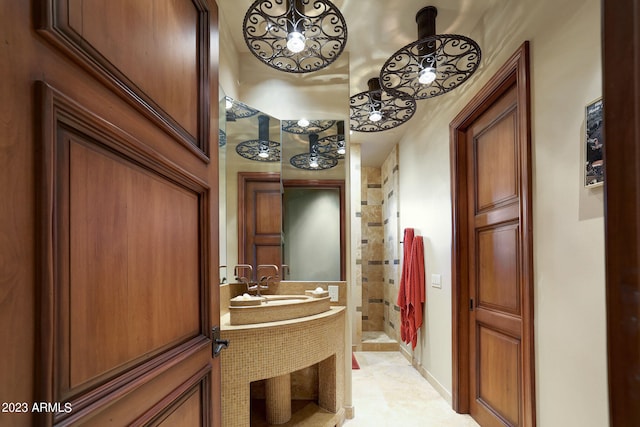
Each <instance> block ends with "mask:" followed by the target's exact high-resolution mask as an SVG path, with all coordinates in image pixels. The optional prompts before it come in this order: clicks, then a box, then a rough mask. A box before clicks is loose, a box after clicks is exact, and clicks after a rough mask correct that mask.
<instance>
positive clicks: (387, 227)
mask: <svg viewBox="0 0 640 427" xmlns="http://www.w3.org/2000/svg"><path fill="white" fill-rule="evenodd" d="M398 173H399V168H398V146H397V145H396V146H395V147H394V148H393V150H392V151H391V153H390V154H389V156H388V157H387V158H386V160H385V161H384V163H383V164H382V194H383V197H384V200H383V203H382V223H383V229H384V248H383V259H384V270H383V271H384V273H383V275H384V286H383V288H384V329H383V330H384V331H385V332H386V334H387V336H389V338H391V339H395V340H397V341H400V334H399V325H400V307H398V305H397V303H396V302H397V299H398V289H399V285H400V251H401V245H400V228H399V227H400V223H399V217H400V212H399V204H398V193H399V179H398Z"/></svg>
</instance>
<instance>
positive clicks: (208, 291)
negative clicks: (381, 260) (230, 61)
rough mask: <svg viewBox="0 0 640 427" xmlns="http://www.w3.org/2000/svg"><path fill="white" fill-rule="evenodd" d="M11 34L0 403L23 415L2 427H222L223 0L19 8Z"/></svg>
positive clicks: (51, 1)
mask: <svg viewBox="0 0 640 427" xmlns="http://www.w3.org/2000/svg"><path fill="white" fill-rule="evenodd" d="M0 27H2V28H3V30H4V31H5V34H6V40H7V43H4V44H3V46H2V49H1V50H0V55H1V56H0V62H1V63H3V64H10V66H6V67H0V80H2V81H3V85H4V86H3V87H6V88H10V90H7V91H3V102H2V104H1V106H0V109H1V110H2V114H0V115H1V116H2V117H3V120H2V124H0V126H1V127H2V130H3V138H2V141H3V143H2V145H3V148H2V150H0V170H1V171H2V172H0V175H1V182H2V185H0V196H1V197H2V199H3V206H4V207H3V208H2V209H0V211H1V213H0V216H1V217H2V223H3V224H11V226H8V227H3V228H2V232H1V233H0V236H1V237H0V240H2V244H1V245H0V251H1V252H2V253H0V258H1V259H2V260H8V261H7V262H6V263H5V262H4V261H3V263H2V264H3V268H4V267H5V266H6V267H8V268H9V269H10V271H12V272H14V273H13V274H10V275H3V277H2V279H1V280H0V281H1V282H2V283H1V284H2V285H3V286H2V288H3V291H2V292H0V324H2V325H7V324H11V325H13V326H12V328H11V329H12V330H13V332H14V333H13V335H11V336H9V335H7V334H6V332H4V329H5V328H0V335H1V339H0V342H2V343H3V346H4V348H3V351H2V363H1V364H0V379H1V380H0V401H1V402H21V405H23V406H22V408H23V409H25V410H24V411H20V412H18V411H14V412H13V413H10V414H7V413H3V414H2V416H0V427H4V426H11V427H22V426H32V425H37V426H68V425H87V426H125V425H127V426H128V425H133V426H142V425H144V426H148V425H160V424H162V425H172V426H173V425H175V426H185V427H191V426H212V425H213V426H218V425H219V424H220V412H221V411H220V391H219V390H220V370H219V368H220V363H219V360H218V359H216V358H213V357H212V354H211V348H212V345H211V341H212V335H213V333H212V326H213V325H215V324H216V323H218V322H217V321H215V319H216V318H219V300H218V288H217V286H213V287H212V286H211V272H210V270H211V267H210V266H211V265H216V264H217V247H218V242H217V239H218V238H217V230H218V227H217V224H216V221H217V212H218V209H217V207H216V205H217V188H218V181H217V180H218V170H217V164H218V162H217V158H216V156H217V153H215V152H214V153H210V152H209V148H208V147H209V145H210V141H211V140H213V142H214V144H213V145H214V146H217V144H216V143H215V142H216V138H217V135H218V129H217V123H218V120H217V116H218V111H217V109H218V107H217V99H218V98H217V88H218V82H217V74H216V69H217V57H216V56H215V55H216V53H215V51H212V50H211V49H210V46H211V44H212V43H211V42H214V43H215V42H216V38H217V9H216V4H215V2H213V1H208V0H202V1H201V0H172V1H167V2H129V1H125V0H115V1H114V0H95V1H86V0H42V1H36V2H15V4H12V6H11V8H3V13H2V14H0ZM210 79H211V81H210ZM212 99H213V100H214V102H211V101H210V100H212ZM210 116H211V117H210ZM210 123H212V124H210ZM7 130H10V132H6V131H7ZM5 148H6V149H5ZM7 250H8V252H6V251H7ZM7 253H11V254H13V255H12V256H11V257H10V258H8V257H7V256H6V254H7ZM214 281H215V282H216V285H217V280H215V279H214ZM4 289H8V290H9V292H4Z"/></svg>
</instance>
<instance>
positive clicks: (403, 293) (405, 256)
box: [397, 228, 413, 342]
mask: <svg viewBox="0 0 640 427" xmlns="http://www.w3.org/2000/svg"><path fill="white" fill-rule="evenodd" d="M402 243H403V249H402V273H401V275H400V289H399V291H398V301H397V304H398V307H400V338H401V339H402V342H408V341H407V336H408V331H409V322H408V319H407V309H408V307H407V302H408V298H407V296H408V295H409V293H408V292H407V281H408V280H409V266H410V265H411V245H412V243H413V228H405V229H404V241H403V242H402Z"/></svg>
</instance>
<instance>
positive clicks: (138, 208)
mask: <svg viewBox="0 0 640 427" xmlns="http://www.w3.org/2000/svg"><path fill="white" fill-rule="evenodd" d="M65 137H66V135H65ZM68 141H69V142H70V165H69V167H70V174H71V175H70V180H69V186H70V189H69V194H70V212H71V219H70V220H69V226H70V229H69V235H70V238H69V240H70V256H69V262H70V276H69V295H70V303H69V308H68V311H69V315H70V342H69V346H70V354H69V358H70V360H75V361H82V363H74V364H72V365H71V369H70V372H69V374H70V387H71V388H73V387H77V386H79V385H81V384H83V383H85V382H87V381H89V380H91V379H94V378H96V377H98V376H100V375H103V374H105V373H107V372H108V371H112V370H117V368H118V367H119V366H121V365H126V364H130V363H132V362H135V361H136V360H138V359H139V358H141V357H143V356H144V355H148V354H153V353H154V352H157V351H158V350H160V349H162V348H163V347H165V346H168V345H171V344H174V343H178V342H181V341H183V340H185V339H188V338H191V337H194V336H197V335H198V334H199V332H200V323H199V313H198V307H199V306H200V284H199V282H198V276H199V255H198V252H199V248H198V236H199V234H198V217H199V215H198V212H199V206H198V197H197V194H194V193H193V192H189V191H185V190H184V189H180V188H178V187H176V186H175V185H174V184H172V183H170V182H167V181H166V180H161V179H159V178H158V177H156V176H153V175H150V174H149V173H147V172H144V171H142V170H139V169H137V168H133V167H131V165H127V164H125V163H123V162H122V161H121V160H120V159H117V158H115V159H112V158H111V156H107V155H105V153H101V152H99V151H97V150H95V149H92V148H90V147H87V146H86V145H85V144H83V142H81V141H74V139H72V138H69V140H68ZM114 177H117V179H114ZM103 224H104V225H105V226H103ZM96 225H98V226H96ZM132 231H133V232H135V233H136V238H135V239H133V238H131V233H132ZM150 255H151V256H150ZM105 260H106V262H105ZM111 260H113V261H114V262H110V261H111ZM112 271H113V272H114V273H115V274H114V275H112V274H111V272H112ZM178 284H179V285H178ZM176 302H180V304H176ZM112 331H119V333H116V334H114V333H112ZM114 349H115V350H114Z"/></svg>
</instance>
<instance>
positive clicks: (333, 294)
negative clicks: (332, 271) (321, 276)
mask: <svg viewBox="0 0 640 427" xmlns="http://www.w3.org/2000/svg"><path fill="white" fill-rule="evenodd" d="M327 288H329V301H331V302H338V290H339V289H340V288H339V287H338V286H336V285H329V286H327Z"/></svg>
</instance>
